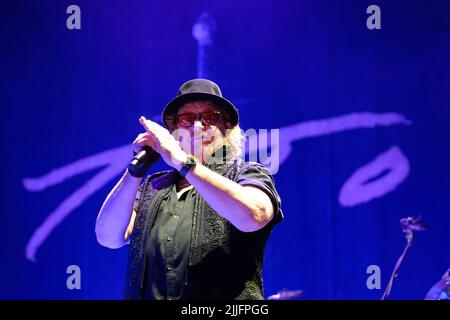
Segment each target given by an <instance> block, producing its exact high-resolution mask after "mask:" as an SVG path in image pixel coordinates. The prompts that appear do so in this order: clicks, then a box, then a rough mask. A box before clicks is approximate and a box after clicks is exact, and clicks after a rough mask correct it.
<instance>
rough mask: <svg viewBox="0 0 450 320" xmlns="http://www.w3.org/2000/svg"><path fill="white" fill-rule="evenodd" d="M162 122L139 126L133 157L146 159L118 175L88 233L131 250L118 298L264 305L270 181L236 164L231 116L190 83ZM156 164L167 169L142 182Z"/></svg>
mask: <svg viewBox="0 0 450 320" xmlns="http://www.w3.org/2000/svg"><path fill="white" fill-rule="evenodd" d="M162 120H163V122H164V125H165V126H166V127H167V128H164V127H162V126H160V125H159V124H157V123H155V122H153V121H150V120H147V119H146V118H145V117H141V118H140V119H139V121H140V123H141V125H142V126H143V128H144V129H145V133H142V134H140V135H138V137H137V138H136V140H135V141H134V143H133V152H134V154H136V153H139V152H140V151H141V150H142V149H143V148H146V150H147V151H148V152H150V153H151V157H150V160H149V161H148V163H147V164H146V165H145V166H144V167H143V168H142V169H140V170H126V172H125V173H124V175H123V176H122V177H121V179H120V180H119V182H118V183H117V184H116V186H115V187H114V188H113V190H112V191H111V192H110V194H109V195H108V197H107V198H106V200H105V202H104V204H103V206H102V208H101V210H100V213H99V215H98V218H97V222H96V226H95V232H96V235H97V240H98V242H99V243H100V244H101V245H103V246H105V247H108V248H112V249H114V248H120V247H122V246H124V245H125V244H130V247H129V261H128V272H127V279H126V284H125V295H124V297H125V299H151V300H160V299H168V300H174V299H189V300H193V299H214V300H218V299H226V300H231V299H264V292H263V281H262V265H263V258H264V250H265V245H266V242H267V240H268V238H269V236H270V234H271V232H272V230H273V227H274V226H275V225H276V224H277V223H278V222H280V221H281V220H282V219H283V213H282V211H281V207H280V197H279V195H278V193H277V191H276V189H275V182H274V180H273V177H272V176H271V174H270V172H269V171H268V170H267V169H266V168H265V167H264V166H263V165H261V164H259V163H256V162H244V161H243V160H242V158H243V157H241V155H242V148H243V141H244V137H243V134H242V131H241V129H240V127H239V124H238V122H239V115H238V111H237V109H236V108H235V107H234V105H233V104H232V103H231V102H230V101H228V100H227V99H225V98H224V97H223V96H222V93H221V91H220V88H219V87H218V86H217V84H215V83H214V82H212V81H209V80H206V79H194V80H190V81H188V82H186V83H184V84H183V85H182V86H181V87H180V89H179V91H178V94H177V96H176V97H175V98H174V99H173V100H172V101H170V102H169V103H168V104H167V106H166V107H165V108H164V110H163V113H162ZM159 158H162V159H163V161H164V162H165V163H166V164H167V165H169V166H170V167H172V170H168V171H163V172H157V173H153V174H150V175H146V173H147V171H148V169H149V168H150V167H151V164H153V163H155V162H156V161H157V160H158V159H159Z"/></svg>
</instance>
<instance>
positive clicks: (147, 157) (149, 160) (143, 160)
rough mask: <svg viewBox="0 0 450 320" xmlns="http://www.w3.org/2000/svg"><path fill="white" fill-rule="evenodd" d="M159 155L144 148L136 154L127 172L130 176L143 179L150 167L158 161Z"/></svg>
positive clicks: (148, 148) (146, 147)
mask: <svg viewBox="0 0 450 320" xmlns="http://www.w3.org/2000/svg"><path fill="white" fill-rule="evenodd" d="M159 157H160V155H159V153H158V152H156V151H155V150H153V149H152V148H150V147H148V146H145V147H143V148H142V150H141V151H139V152H138V153H136V154H135V155H134V156H133V159H131V161H130V163H129V165H128V171H129V172H130V174H131V175H132V176H135V177H143V176H144V175H145V173H146V172H147V170H148V169H150V166H151V165H152V164H153V163H155V162H156V161H158V159H159Z"/></svg>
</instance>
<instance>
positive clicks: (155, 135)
mask: <svg viewBox="0 0 450 320" xmlns="http://www.w3.org/2000/svg"><path fill="white" fill-rule="evenodd" d="M139 122H140V123H141V125H142V126H143V127H144V128H145V131H146V132H147V134H148V136H147V137H148V138H150V140H151V141H152V143H150V146H151V147H152V148H153V149H154V150H155V151H156V152H158V153H159V154H160V155H161V158H162V159H163V160H164V162H165V163H167V165H169V166H171V167H173V168H175V169H177V170H180V169H181V167H182V166H183V163H185V162H186V160H187V154H186V152H184V151H183V149H181V147H180V144H179V142H178V141H177V140H176V139H175V138H174V137H173V136H172V135H171V134H170V132H169V131H168V130H167V129H166V128H164V127H162V126H160V125H159V124H157V123H156V122H153V121H151V120H148V119H146V118H145V117H144V116H141V117H140V118H139Z"/></svg>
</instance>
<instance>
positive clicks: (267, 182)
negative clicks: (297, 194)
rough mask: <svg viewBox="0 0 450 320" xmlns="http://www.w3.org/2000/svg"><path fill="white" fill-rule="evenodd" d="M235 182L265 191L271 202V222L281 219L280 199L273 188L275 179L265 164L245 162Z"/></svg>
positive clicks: (275, 222)
mask: <svg viewBox="0 0 450 320" xmlns="http://www.w3.org/2000/svg"><path fill="white" fill-rule="evenodd" d="M236 182H237V183H239V184H240V185H242V186H248V185H251V186H254V187H256V188H258V189H260V190H261V191H263V192H265V193H266V194H267V195H268V196H269V198H270V200H271V201H272V204H273V210H274V211H273V212H274V216H273V218H272V220H271V222H273V223H274V224H277V223H279V222H280V221H281V220H283V218H284V215H283V212H282V210H281V199H280V196H279V194H278V192H277V190H276V189H275V180H274V179H273V177H272V174H271V173H270V171H269V170H268V169H267V168H266V167H265V166H263V165H262V164H260V163H257V162H248V163H245V164H244V165H243V167H242V168H241V170H240V171H239V173H238V175H237V177H236Z"/></svg>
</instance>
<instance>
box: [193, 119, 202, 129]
mask: <svg viewBox="0 0 450 320" xmlns="http://www.w3.org/2000/svg"><path fill="white" fill-rule="evenodd" d="M202 129H203V122H202V120H195V121H194V130H202Z"/></svg>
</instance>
